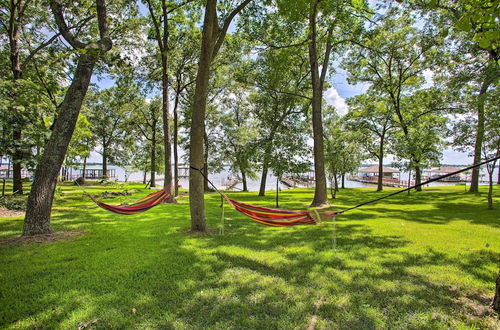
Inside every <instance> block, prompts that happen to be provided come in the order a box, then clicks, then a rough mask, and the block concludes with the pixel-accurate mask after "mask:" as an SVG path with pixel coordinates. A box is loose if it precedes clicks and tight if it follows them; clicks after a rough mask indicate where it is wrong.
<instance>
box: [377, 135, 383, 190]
mask: <svg viewBox="0 0 500 330" xmlns="http://www.w3.org/2000/svg"><path fill="white" fill-rule="evenodd" d="M378 155H379V157H378V180H377V191H382V190H384V186H383V183H384V181H383V179H384V135H382V136H381V137H380V144H379V149H378Z"/></svg>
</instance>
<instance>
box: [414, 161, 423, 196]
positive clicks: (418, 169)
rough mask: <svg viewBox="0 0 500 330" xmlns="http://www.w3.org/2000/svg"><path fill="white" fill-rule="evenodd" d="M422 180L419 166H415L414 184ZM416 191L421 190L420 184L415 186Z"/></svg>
mask: <svg viewBox="0 0 500 330" xmlns="http://www.w3.org/2000/svg"><path fill="white" fill-rule="evenodd" d="M421 182H422V172H421V170H420V166H418V165H417V166H415V184H416V185H417V184H420V183H421ZM415 190H416V191H422V186H418V187H417V188H415Z"/></svg>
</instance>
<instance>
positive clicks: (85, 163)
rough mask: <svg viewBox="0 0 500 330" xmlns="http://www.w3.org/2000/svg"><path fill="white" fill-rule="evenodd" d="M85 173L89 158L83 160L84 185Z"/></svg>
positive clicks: (83, 180)
mask: <svg viewBox="0 0 500 330" xmlns="http://www.w3.org/2000/svg"><path fill="white" fill-rule="evenodd" d="M85 172H87V157H85V158H84V159H83V169H82V183H85Z"/></svg>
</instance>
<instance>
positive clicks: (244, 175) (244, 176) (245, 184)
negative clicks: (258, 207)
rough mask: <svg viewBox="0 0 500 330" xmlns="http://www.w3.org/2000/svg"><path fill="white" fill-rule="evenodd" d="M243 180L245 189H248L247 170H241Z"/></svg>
mask: <svg viewBox="0 0 500 330" xmlns="http://www.w3.org/2000/svg"><path fill="white" fill-rule="evenodd" d="M241 181H242V182H243V191H248V186H247V174H246V173H245V171H241Z"/></svg>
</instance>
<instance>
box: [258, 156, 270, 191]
mask: <svg viewBox="0 0 500 330" xmlns="http://www.w3.org/2000/svg"><path fill="white" fill-rule="evenodd" d="M268 170H269V161H268V160H267V159H266V157H264V163H263V164H262V177H261V178H260V188H259V196H265V195H266V181H267V172H268Z"/></svg>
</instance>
